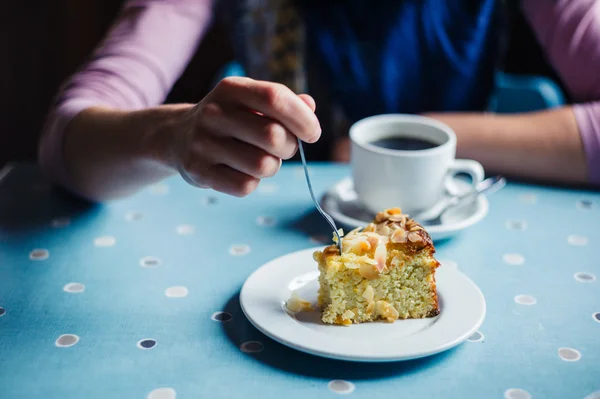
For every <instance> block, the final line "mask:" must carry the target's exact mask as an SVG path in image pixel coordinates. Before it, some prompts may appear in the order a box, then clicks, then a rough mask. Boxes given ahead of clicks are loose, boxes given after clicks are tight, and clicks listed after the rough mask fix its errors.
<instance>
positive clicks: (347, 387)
mask: <svg viewBox="0 0 600 399" xmlns="http://www.w3.org/2000/svg"><path fill="white" fill-rule="evenodd" d="M327 387H328V388H329V390H330V391H332V392H335V393H337V394H341V395H348V394H351V393H352V392H354V389H355V388H356V387H355V386H354V384H353V383H351V382H350V381H344V380H333V381H330V382H329V384H327Z"/></svg>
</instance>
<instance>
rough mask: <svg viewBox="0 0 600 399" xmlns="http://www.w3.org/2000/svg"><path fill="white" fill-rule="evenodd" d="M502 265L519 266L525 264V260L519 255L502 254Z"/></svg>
mask: <svg viewBox="0 0 600 399" xmlns="http://www.w3.org/2000/svg"><path fill="white" fill-rule="evenodd" d="M502 260H503V261H504V263H508V264H509V265H513V266H521V265H522V264H523V263H525V258H524V257H523V255H521V254H504V255H502Z"/></svg>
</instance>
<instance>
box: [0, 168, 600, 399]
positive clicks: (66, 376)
mask: <svg viewBox="0 0 600 399" xmlns="http://www.w3.org/2000/svg"><path fill="white" fill-rule="evenodd" d="M311 170H312V176H313V179H314V184H315V188H316V190H317V192H318V193H320V194H322V193H323V192H324V190H325V189H326V188H327V187H329V186H331V185H332V184H333V183H335V182H336V181H338V180H339V179H341V178H342V177H345V176H347V175H348V173H349V170H348V169H347V168H346V167H343V166H333V165H314V166H311ZM323 235H325V237H326V238H327V239H329V237H330V232H329V230H328V227H327V225H326V224H325V222H324V221H323V220H322V219H320V218H319V216H318V215H317V214H316V213H315V211H314V208H313V206H312V204H311V200H310V197H309V194H308V191H307V189H306V184H305V181H304V176H303V174H302V170H301V168H300V167H299V166H298V165H296V164H290V165H288V166H285V167H284V168H283V169H282V171H281V172H280V173H279V174H278V175H277V176H276V177H275V178H273V179H268V180H265V181H264V182H263V183H261V185H260V187H259V189H258V191H257V192H255V193H253V194H252V195H250V196H249V197H247V198H245V199H236V198H232V197H228V196H225V195H221V194H218V193H215V192H211V191H202V190H198V189H194V188H191V187H189V186H186V185H185V183H183V182H182V181H181V180H180V179H176V178H174V179H170V180H167V181H166V182H164V183H161V184H158V185H156V186H153V187H151V188H149V189H147V190H146V191H144V192H142V193H140V194H139V195H136V196H134V197H133V198H129V199H126V200H121V201H117V202H113V203H110V204H107V205H103V206H91V205H88V204H86V203H84V202H80V201H77V200H75V199H73V198H70V197H68V196H65V195H64V194H62V193H61V192H60V191H56V190H54V189H52V188H51V186H50V185H49V184H48V183H46V182H44V180H43V179H42V178H41V177H40V175H39V173H38V171H37V169H36V168H35V167H31V166H18V167H16V168H15V169H13V170H12V171H11V172H10V173H9V174H8V176H6V177H5V178H4V179H3V180H2V182H1V183H0V398H2V399H13V398H19V399H20V398H45V399H48V398H61V399H62V398H85V399H96V398H98V399H106V398H132V399H133V398H140V399H141V398H151V399H166V398H175V397H176V398H178V399H185V398H260V399H267V398H278V399H279V398H286V399H295V398H317V397H318V398H321V397H322V398H334V397H338V395H340V394H344V393H346V394H349V395H350V396H349V397H355V398H461V399H462V398H513V399H515V398H530V397H532V398H561V399H562V398H581V399H583V398H585V397H587V396H588V395H592V396H589V398H592V397H593V398H599V397H600V314H599V312H600V281H598V278H600V194H599V193H597V192H585V191H573V190H566V189H552V188H546V187H537V186H529V185H521V184H513V183H510V184H509V185H508V186H507V187H506V188H505V189H503V190H501V191H500V192H498V193H496V194H494V195H493V196H491V197H490V213H489V215H488V216H487V217H486V218H485V219H484V220H483V221H482V222H481V223H479V224H477V225H475V226H473V227H471V228H470V229H468V230H467V231H465V232H464V233H463V234H461V235H460V236H458V237H456V238H454V239H452V240H450V241H448V242H445V243H440V244H439V245H438V246H437V251H438V259H440V260H441V261H442V263H443V266H442V267H458V268H459V269H460V270H462V271H464V272H465V273H466V274H467V275H469V276H470V277H471V278H472V279H473V280H474V281H475V282H476V283H477V284H478V285H479V287H480V288H481V290H482V291H483V293H484V295H485V297H486V300H487V309H488V312H487V316H486V319H485V322H484V324H483V325H482V327H481V328H480V331H479V332H477V333H476V334H474V335H473V336H472V337H471V338H470V339H469V340H468V341H466V342H465V343H463V344H461V345H459V346H458V347H457V348H455V349H453V350H450V351H447V352H445V353H442V354H440V355H436V356H432V357H429V358H425V359H421V360H414V361H409V362H399V363H387V364H360V363H345V362H340V361H333V360H327V359H323V358H319V357H314V356H311V355H307V354H303V353H300V352H297V351H295V350H292V349H289V348H287V347H284V346H282V345H280V344H278V343H275V342H274V341H272V340H270V339H268V338H266V337H265V336H263V335H262V334H261V333H259V332H258V331H257V330H256V329H254V328H253V327H252V326H251V325H250V324H249V322H248V321H247V320H246V319H245V317H244V315H243V313H242V312H241V309H240V306H239V301H238V295H239V290H240V288H241V286H242V284H243V283H244V281H245V279H246V278H247V277H248V275H249V274H250V273H252V271H254V270H255V269H256V268H258V267H260V266H261V265H262V264H264V263H265V262H267V261H269V260H270V259H272V258H275V257H277V256H280V255H283V254H286V253H289V252H291V251H296V250H300V249H304V248H307V247H311V246H314V245H315V241H318V240H319V239H321V238H320V236H323ZM311 237H312V238H311ZM315 237H316V239H315ZM373 338H374V339H376V337H373ZM594 392H596V393H595V394H593V393H594ZM593 395H595V396H593Z"/></svg>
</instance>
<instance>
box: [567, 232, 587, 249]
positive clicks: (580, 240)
mask: <svg viewBox="0 0 600 399" xmlns="http://www.w3.org/2000/svg"><path fill="white" fill-rule="evenodd" d="M567 242H568V243H569V244H570V245H573V246H575V247H582V246H584V245H587V244H588V238H587V237H584V236H579V235H575V234H572V235H570V236H569V237H567Z"/></svg>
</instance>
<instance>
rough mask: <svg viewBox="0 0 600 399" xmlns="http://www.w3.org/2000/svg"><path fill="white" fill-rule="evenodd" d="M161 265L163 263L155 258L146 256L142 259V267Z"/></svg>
mask: <svg viewBox="0 0 600 399" xmlns="http://www.w3.org/2000/svg"><path fill="white" fill-rule="evenodd" d="M161 263H162V261H161V260H160V259H158V258H156V257H154V256H144V257H143V258H142V259H140V266H142V267H156V266H159V265H160V264H161Z"/></svg>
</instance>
